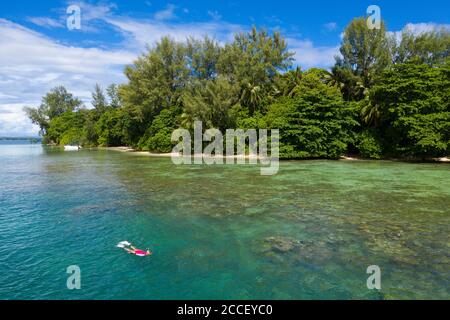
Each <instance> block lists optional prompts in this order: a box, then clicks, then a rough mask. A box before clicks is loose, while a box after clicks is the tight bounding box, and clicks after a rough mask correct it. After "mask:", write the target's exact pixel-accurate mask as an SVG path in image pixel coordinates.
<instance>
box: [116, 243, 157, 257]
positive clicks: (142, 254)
mask: <svg viewBox="0 0 450 320" xmlns="http://www.w3.org/2000/svg"><path fill="white" fill-rule="evenodd" d="M123 249H124V250H125V251H126V252H128V253H129V254H135V255H137V256H139V257H145V256H149V255H151V254H152V252H151V251H150V250H149V249H147V251H144V250H140V249H136V248H135V247H133V246H132V245H130V247H129V248H123Z"/></svg>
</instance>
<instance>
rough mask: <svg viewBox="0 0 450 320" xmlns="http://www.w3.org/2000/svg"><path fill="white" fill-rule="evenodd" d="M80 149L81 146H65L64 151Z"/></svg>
mask: <svg viewBox="0 0 450 320" xmlns="http://www.w3.org/2000/svg"><path fill="white" fill-rule="evenodd" d="M80 149H81V147H80V146H64V151H78V150H80Z"/></svg>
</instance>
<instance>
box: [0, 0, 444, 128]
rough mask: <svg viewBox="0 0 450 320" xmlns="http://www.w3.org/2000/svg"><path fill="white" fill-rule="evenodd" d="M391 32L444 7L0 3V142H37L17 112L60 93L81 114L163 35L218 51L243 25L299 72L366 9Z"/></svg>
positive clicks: (418, 24) (331, 47)
mask: <svg viewBox="0 0 450 320" xmlns="http://www.w3.org/2000/svg"><path fill="white" fill-rule="evenodd" d="M372 4H376V5H378V6H379V7H380V8H381V14H382V18H383V19H384V20H385V21H386V22H387V26H388V28H389V30H390V31H392V32H397V31H400V30H402V29H403V28H404V27H405V26H408V27H409V28H411V29H413V30H414V31H415V32H421V31H423V30H429V29H432V28H434V27H436V26H438V27H439V26H447V27H448V26H449V23H450V21H449V20H450V19H449V18H448V17H449V15H448V12H449V11H450V2H449V1H448V0H442V1H439V0H428V1H388V0H384V1H373V0H372V1H365V0H358V1H354V0H348V1H320V0H317V1H308V2H307V4H306V3H303V1H288V0H278V1H270V2H269V1H267V2H265V1H264V2H263V1H253V0H250V1H249V0H246V1H235V0H230V1H225V0H221V1H219V0H208V1H206V0H197V1H192V0H191V1H184V0H183V1H168V2H167V1H155V0H133V1H125V0H116V1H87V0H86V1H66V0H61V1H59V0H56V1H42V2H41V1H34V0H28V1H27V0H15V1H1V2H0V136H36V135H37V133H38V130H37V128H36V127H35V126H33V125H32V124H31V123H30V122H29V121H28V119H27V118H26V116H25V114H24V113H23V111H22V109H23V107H24V106H37V105H39V103H40V99H41V97H42V95H44V94H45V93H46V92H47V91H49V90H50V89H51V88H52V87H54V86H57V85H64V86H66V88H68V90H69V91H71V92H72V93H73V94H75V95H76V96H77V97H79V98H81V99H82V100H83V101H85V103H86V105H87V106H89V100H90V95H91V93H90V92H91V90H92V88H93V87H94V85H95V83H99V84H101V85H102V86H103V87H106V86H107V85H108V84H111V83H122V82H124V81H125V78H124V76H123V72H122V71H123V68H124V66H125V65H126V64H129V63H132V61H133V60H134V59H135V58H136V57H137V55H138V54H140V53H141V52H142V51H143V50H144V49H145V46H146V45H147V44H149V45H152V44H153V43H154V42H155V41H157V40H159V39H160V38H161V37H162V36H164V35H170V36H172V37H173V38H175V39H178V40H184V39H185V38H186V37H187V36H188V35H193V36H197V37H201V36H203V35H209V36H212V37H214V38H215V39H216V40H218V41H220V42H227V41H229V40H230V39H232V37H233V34H234V33H236V32H239V31H246V30H248V29H249V28H251V26H252V25H256V26H258V27H265V28H266V29H268V30H271V31H273V30H278V31H281V32H282V34H283V35H284V36H285V37H286V38H287V40H288V44H289V47H290V49H291V50H293V51H295V52H296V55H295V59H296V64H298V65H300V66H301V67H302V68H303V69H307V68H310V67H313V66H317V67H329V66H331V65H332V64H333V62H334V56H335V55H336V54H338V48H339V43H340V35H341V33H342V31H343V29H344V28H345V25H346V24H347V23H348V22H349V21H350V20H351V19H352V18H353V17H358V16H364V15H365V14H366V10H367V7H368V6H369V5H372ZM70 5H77V6H79V7H80V9H81V29H79V30H77V29H76V30H69V29H68V28H67V18H68V17H69V14H67V8H68V7H69V6H70Z"/></svg>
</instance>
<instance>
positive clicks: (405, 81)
mask: <svg viewBox="0 0 450 320" xmlns="http://www.w3.org/2000/svg"><path fill="white" fill-rule="evenodd" d="M449 66H450V63H449V62H448V60H447V63H446V64H443V65H439V66H438V67H433V66H430V65H428V64H420V63H417V62H414V61H411V62H408V63H404V64H398V65H396V66H395V67H394V68H393V69H391V70H387V71H385V72H384V73H383V77H382V79H381V80H380V83H379V84H378V85H376V86H375V87H374V88H373V90H372V92H371V93H370V103H371V104H372V105H374V106H376V107H377V108H378V110H379V112H380V124H379V126H378V127H377V128H378V130H379V131H380V133H381V134H382V135H383V140H384V141H385V143H386V144H387V146H386V148H388V149H389V151H390V152H391V153H393V154H403V155H414V156H444V155H446V154H448V152H449V140H450V106H449V103H450V102H449V88H450V68H449Z"/></svg>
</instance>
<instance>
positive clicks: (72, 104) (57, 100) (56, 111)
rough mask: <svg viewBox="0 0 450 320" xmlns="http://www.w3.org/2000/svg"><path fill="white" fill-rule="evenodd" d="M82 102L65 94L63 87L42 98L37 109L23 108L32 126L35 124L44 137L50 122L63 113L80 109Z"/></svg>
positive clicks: (54, 89) (67, 93)
mask: <svg viewBox="0 0 450 320" xmlns="http://www.w3.org/2000/svg"><path fill="white" fill-rule="evenodd" d="M81 105H82V102H81V101H80V100H79V99H77V98H75V97H74V96H73V95H72V94H71V93H69V92H67V90H66V88H65V87H63V86H59V87H55V88H53V89H52V90H50V92H48V93H47V94H46V95H45V96H44V97H43V98H42V103H41V105H40V106H39V107H37V108H30V107H25V108H24V110H25V113H26V114H27V115H28V117H29V118H30V119H31V121H32V122H33V123H34V124H37V125H38V126H39V128H40V130H41V134H42V135H45V133H46V132H47V129H48V127H49V124H50V121H51V120H52V119H53V118H55V117H58V116H60V115H62V114H63V113H65V112H68V111H73V110H75V109H76V108H79V107H81Z"/></svg>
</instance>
